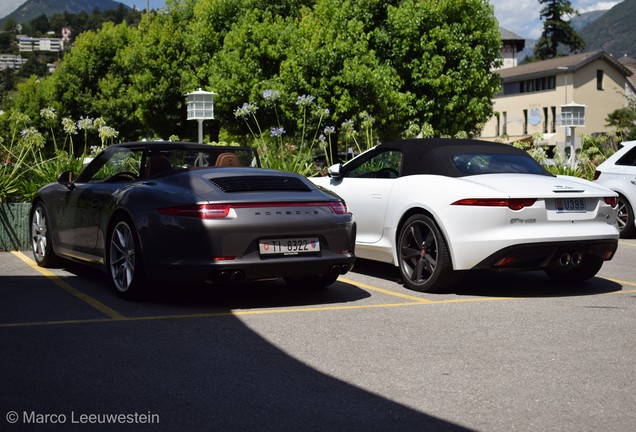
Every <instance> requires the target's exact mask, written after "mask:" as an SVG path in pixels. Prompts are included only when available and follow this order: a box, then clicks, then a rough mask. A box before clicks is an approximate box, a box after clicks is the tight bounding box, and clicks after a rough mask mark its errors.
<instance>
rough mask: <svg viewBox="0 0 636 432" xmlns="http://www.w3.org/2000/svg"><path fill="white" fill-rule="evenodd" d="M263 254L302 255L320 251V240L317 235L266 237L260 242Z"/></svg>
mask: <svg viewBox="0 0 636 432" xmlns="http://www.w3.org/2000/svg"><path fill="white" fill-rule="evenodd" d="M258 250H259V252H260V254H261V255H300V254H312V253H316V252H320V242H319V241H318V239H317V238H315V237H309V238H283V239H264V240H260V241H259V242H258Z"/></svg>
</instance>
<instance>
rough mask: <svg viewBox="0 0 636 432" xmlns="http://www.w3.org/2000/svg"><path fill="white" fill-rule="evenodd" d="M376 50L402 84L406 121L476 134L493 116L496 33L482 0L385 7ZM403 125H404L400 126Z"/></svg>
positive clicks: (423, 0) (426, 0)
mask: <svg viewBox="0 0 636 432" xmlns="http://www.w3.org/2000/svg"><path fill="white" fill-rule="evenodd" d="M385 32H386V33H385V34H380V35H379V36H377V39H378V41H379V43H378V47H377V51H378V52H379V53H382V58H383V59H384V60H385V62H386V63H388V64H390V65H391V66H392V67H393V68H395V70H396V71H397V72H398V75H399V77H400V79H401V81H402V82H403V85H402V92H403V93H404V95H405V96H406V97H405V102H406V103H407V104H408V105H407V106H406V107H405V108H406V109H408V110H409V118H408V123H417V124H418V125H419V126H424V125H430V126H432V127H433V129H434V131H435V133H436V134H438V135H439V134H442V135H450V136H454V135H456V134H457V133H458V132H466V133H468V134H472V133H476V132H477V130H478V129H479V127H480V124H481V123H483V122H485V121H486V120H487V119H488V118H489V117H490V116H491V115H492V97H493V95H494V94H495V93H496V92H497V91H499V89H500V82H499V79H498V78H497V76H496V75H495V74H492V73H491V72H490V71H491V70H492V69H493V68H494V67H496V66H498V65H500V62H501V59H500V50H501V36H500V34H499V31H498V24H497V21H496V19H495V17H494V12H493V8H492V6H490V5H489V3H488V2H487V1H482V0H447V1H444V2H440V1H436V0H404V1H401V2H399V4H398V5H397V6H389V7H388V16H387V25H386V30H385ZM404 126H406V125H404Z"/></svg>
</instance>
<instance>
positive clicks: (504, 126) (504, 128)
mask: <svg viewBox="0 0 636 432" xmlns="http://www.w3.org/2000/svg"><path fill="white" fill-rule="evenodd" d="M502 123H503V124H502V125H501V126H502V134H503V135H508V113H507V112H506V111H504V112H503V122H502Z"/></svg>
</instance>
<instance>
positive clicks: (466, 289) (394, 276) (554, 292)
mask: <svg viewBox="0 0 636 432" xmlns="http://www.w3.org/2000/svg"><path fill="white" fill-rule="evenodd" d="M354 271H355V272H356V273H360V274H364V275H367V276H371V277H376V278H379V279H384V280H387V281H391V282H395V283H396V284H399V286H400V288H401V289H403V290H405V291H408V289H407V288H405V287H404V283H403V281H402V278H401V275H400V271H399V270H398V268H397V267H395V266H393V265H392V264H387V263H379V262H376V261H370V260H364V259H360V258H358V259H357V260H356V264H355V267H354ZM622 288H623V287H622V286H621V285H620V284H619V283H616V282H613V281H610V280H608V279H604V278H601V277H594V278H592V279H590V280H587V281H584V282H577V283H563V282H556V281H554V280H552V279H550V278H549V277H548V276H547V275H546V274H545V273H544V272H543V271H524V272H512V271H511V272H497V271H472V272H465V273H464V277H463V279H462V280H461V282H459V284H458V285H457V286H455V287H454V288H453V289H451V290H449V291H448V292H445V293H439V294H437V293H426V295H427V296H435V295H448V294H455V295H459V296H483V297H567V296H587V295H596V294H607V293H610V292H616V291H620V290H621V289H622ZM414 293H416V292H414Z"/></svg>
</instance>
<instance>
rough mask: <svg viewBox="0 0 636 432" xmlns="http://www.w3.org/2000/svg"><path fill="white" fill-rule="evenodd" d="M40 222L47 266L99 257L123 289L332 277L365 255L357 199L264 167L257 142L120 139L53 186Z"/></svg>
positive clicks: (130, 293) (39, 202)
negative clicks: (354, 209)
mask: <svg viewBox="0 0 636 432" xmlns="http://www.w3.org/2000/svg"><path fill="white" fill-rule="evenodd" d="M30 222H31V224H30V227H31V228H30V230H31V241H32V247H33V255H34V257H35V260H36V262H37V263H38V265H40V266H43V267H48V266H52V265H54V264H55V263H56V262H57V261H58V258H66V259H71V260H74V261H79V262H81V263H85V264H91V265H94V266H97V267H99V268H101V269H103V270H105V271H106V272H107V274H108V275H109V276H110V279H111V280H112V283H113V285H114V287H115V288H116V290H117V292H118V293H119V294H120V295H121V296H123V297H134V296H137V295H138V294H139V293H140V292H141V291H142V289H144V288H148V287H150V286H151V285H152V283H153V281H158V280H170V279H172V280H178V281H190V280H194V281H207V280H210V281H217V282H231V281H242V280H261V279H271V278H277V277H283V278H285V280H286V281H287V282H289V283H291V284H299V285H311V286H327V285H330V284H332V283H333V282H335V280H336V279H337V278H338V275H340V274H344V273H346V272H347V271H349V270H350V269H351V266H352V264H353V262H354V259H355V256H354V244H355V224H354V221H353V216H352V214H351V213H350V212H349V211H348V209H347V206H346V204H345V202H344V201H343V200H342V199H340V198H339V197H338V196H336V195H335V194H334V193H333V192H329V191H324V190H321V189H319V188H318V187H316V186H315V185H314V184H313V183H312V182H310V181H309V180H307V179H306V178H305V177H303V176H300V175H298V174H294V173H289V172H282V171H275V170H269V169H263V168H260V167H259V159H258V156H257V154H256V153H255V152H254V151H253V149H251V148H247V147H217V146H209V145H204V144H192V143H170V142H152V143H150V142H139V143H126V144H117V145H112V146H109V147H107V148H106V149H105V150H104V151H103V152H102V153H100V154H99V155H98V156H97V157H95V159H93V160H92V161H91V162H90V163H89V164H88V165H87V166H86V167H85V168H84V169H83V171H82V172H81V173H80V174H79V175H78V176H77V177H74V175H73V173H71V172H68V171H67V172H64V173H62V174H61V175H60V177H59V180H58V182H57V183H54V184H49V185H47V186H44V187H43V188H41V189H40V190H39V192H38V193H37V195H36V197H35V198H34V200H33V203H32V208H31V215H30Z"/></svg>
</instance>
